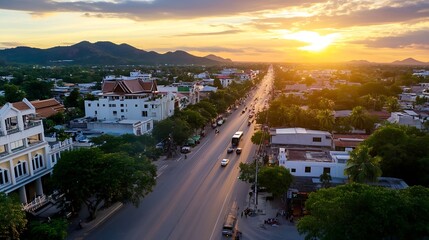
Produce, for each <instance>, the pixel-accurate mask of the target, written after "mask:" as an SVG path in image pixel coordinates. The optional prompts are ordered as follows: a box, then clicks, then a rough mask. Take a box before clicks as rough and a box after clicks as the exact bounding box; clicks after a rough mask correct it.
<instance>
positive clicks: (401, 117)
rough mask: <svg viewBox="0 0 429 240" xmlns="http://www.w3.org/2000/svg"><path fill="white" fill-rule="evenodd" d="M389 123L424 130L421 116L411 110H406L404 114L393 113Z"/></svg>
mask: <svg viewBox="0 0 429 240" xmlns="http://www.w3.org/2000/svg"><path fill="white" fill-rule="evenodd" d="M387 121H388V122H390V123H396V124H399V125H405V126H410V127H416V128H417V129H423V121H422V120H421V119H420V117H419V115H418V114H417V113H415V112H414V111H410V110H404V111H403V112H392V113H391V116H390V117H389V118H388V119H387Z"/></svg>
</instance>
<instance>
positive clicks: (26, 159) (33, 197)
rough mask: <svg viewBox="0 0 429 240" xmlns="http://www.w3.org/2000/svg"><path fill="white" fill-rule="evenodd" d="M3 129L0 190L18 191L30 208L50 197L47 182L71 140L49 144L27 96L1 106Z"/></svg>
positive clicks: (6, 191)
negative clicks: (45, 187)
mask: <svg viewBox="0 0 429 240" xmlns="http://www.w3.org/2000/svg"><path fill="white" fill-rule="evenodd" d="M0 129H1V130H0V192H5V193H7V194H9V193H12V192H16V193H18V194H19V197H20V200H21V202H22V203H23V204H24V209H26V210H30V211H31V210H33V209H34V208H35V207H37V206H39V205H40V204H41V203H43V201H47V200H48V199H47V198H46V196H45V192H44V183H45V182H46V180H47V179H48V178H49V175H50V174H51V173H52V170H53V167H54V166H55V164H56V163H57V161H58V159H59V158H60V156H61V151H64V150H70V149H71V148H72V140H71V139H66V140H65V141H63V142H54V143H48V142H47V141H46V139H45V136H44V132H43V125H42V121H41V120H37V119H36V110H35V107H34V106H33V105H32V104H31V103H30V102H29V101H28V100H27V99H23V101H22V102H16V103H6V104H5V105H4V106H2V107H1V109H0Z"/></svg>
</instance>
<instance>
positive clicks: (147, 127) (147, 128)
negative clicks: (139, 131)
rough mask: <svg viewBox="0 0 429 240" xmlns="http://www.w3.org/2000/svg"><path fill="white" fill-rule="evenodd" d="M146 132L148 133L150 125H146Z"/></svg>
mask: <svg viewBox="0 0 429 240" xmlns="http://www.w3.org/2000/svg"><path fill="white" fill-rule="evenodd" d="M146 130H147V131H149V130H150V123H147V124H146Z"/></svg>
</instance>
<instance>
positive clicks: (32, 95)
mask: <svg viewBox="0 0 429 240" xmlns="http://www.w3.org/2000/svg"><path fill="white" fill-rule="evenodd" d="M53 86H54V84H53V83H52V82H47V81H40V80H37V79H34V80H29V81H25V82H24V84H23V85H22V88H23V89H24V91H25V93H26V95H27V98H28V100H30V101H31V100H37V99H40V100H42V99H48V98H50V97H52V92H51V89H52V87H53Z"/></svg>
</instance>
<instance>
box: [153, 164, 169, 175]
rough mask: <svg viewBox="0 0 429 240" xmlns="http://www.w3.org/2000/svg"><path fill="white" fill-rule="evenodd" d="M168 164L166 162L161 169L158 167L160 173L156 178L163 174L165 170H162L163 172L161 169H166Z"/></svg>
mask: <svg viewBox="0 0 429 240" xmlns="http://www.w3.org/2000/svg"><path fill="white" fill-rule="evenodd" d="M167 166H168V164H165V165H162V166H161V167H160V168H159V169H158V172H159V173H158V174H157V175H156V177H155V178H159V176H161V175H162V174H163V173H164V171H162V172H161V170H164V169H165V168H167Z"/></svg>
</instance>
